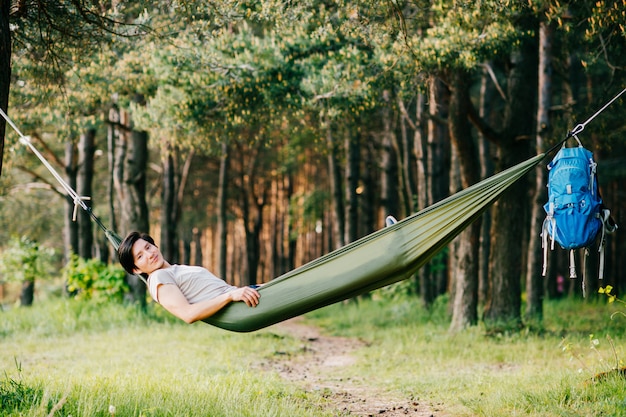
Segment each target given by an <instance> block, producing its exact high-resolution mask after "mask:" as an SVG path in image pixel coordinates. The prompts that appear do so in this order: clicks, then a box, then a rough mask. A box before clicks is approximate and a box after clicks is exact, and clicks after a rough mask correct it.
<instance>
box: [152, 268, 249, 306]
mask: <svg viewBox="0 0 626 417" xmlns="http://www.w3.org/2000/svg"><path fill="white" fill-rule="evenodd" d="M159 285H176V286H177V287H178V288H179V289H180V291H181V292H182V293H183V295H184V296H185V298H186V299H187V301H189V303H190V304H195V303H198V302H200V301H204V300H210V299H212V298H215V297H217V296H219V295H222V294H224V293H227V292H230V291H233V290H235V289H237V287H234V286H232V285H229V284H227V283H226V281H224V280H223V279H220V278H218V277H216V276H215V275H213V274H212V273H211V272H209V271H208V270H207V269H206V268H202V267H200V266H189V265H172V266H170V267H168V268H163V269H158V270H156V271H154V272H153V273H152V274H150V276H149V277H148V289H149V291H150V296H151V297H152V298H153V299H154V301H156V302H157V303H158V302H159V299H158V296H157V288H158V287H159Z"/></svg>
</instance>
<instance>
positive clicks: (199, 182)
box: [0, 0, 626, 329]
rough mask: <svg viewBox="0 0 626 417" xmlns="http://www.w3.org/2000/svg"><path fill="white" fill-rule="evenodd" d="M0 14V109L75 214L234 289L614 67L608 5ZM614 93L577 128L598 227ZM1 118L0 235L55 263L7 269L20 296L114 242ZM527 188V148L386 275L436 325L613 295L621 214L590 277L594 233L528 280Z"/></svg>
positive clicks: (449, 170) (620, 70)
mask: <svg viewBox="0 0 626 417" xmlns="http://www.w3.org/2000/svg"><path fill="white" fill-rule="evenodd" d="M0 19H1V21H0V55H2V57H1V58H0V63H1V66H0V106H2V108H3V109H8V111H7V112H8V114H9V115H10V117H11V118H12V119H13V120H14V122H15V123H16V125H17V126H19V127H20V128H21V130H22V131H23V132H24V133H25V134H27V135H29V136H30V138H31V140H32V143H33V144H34V145H35V146H36V147H38V148H39V149H41V151H42V153H43V154H44V155H45V156H46V158H47V159H48V160H49V161H50V162H51V163H52V164H53V165H54V166H55V167H56V168H57V169H58V170H59V172H62V173H63V174H64V176H65V177H66V180H67V182H68V183H69V184H70V185H72V186H73V187H75V188H76V189H77V192H78V194H79V195H81V196H90V197H91V199H90V200H85V202H86V204H88V205H89V206H90V207H92V209H93V211H94V213H96V214H97V215H98V217H99V218H101V219H102V220H103V223H104V224H106V225H107V227H109V228H110V229H112V230H115V231H117V232H118V233H119V234H121V235H124V234H125V233H127V232H128V231H131V230H141V231H148V232H150V233H151V234H152V235H154V236H155V237H156V240H157V241H158V244H159V246H160V248H161V250H162V251H163V253H164V255H165V256H166V258H167V259H169V260H171V261H172V262H176V263H190V264H198V265H204V266H206V267H207V268H209V269H211V270H212V271H214V272H215V273H216V274H217V275H218V276H221V277H223V278H224V279H226V280H227V281H229V282H231V283H234V284H237V285H245V284H252V283H258V282H266V281H268V280H270V279H272V278H274V277H276V276H278V275H280V274H282V273H284V272H286V271H289V270H291V269H293V268H294V267H297V266H299V265H302V264H303V263H306V262H307V261H310V260H312V259H315V258H317V257H319V256H321V255H323V254H325V253H327V252H329V251H331V250H333V249H336V248H339V247H341V246H343V245H345V244H346V243H349V242H352V241H354V240H357V239H358V238H360V237H362V236H364V235H366V234H368V233H370V232H372V231H373V230H375V229H377V228H380V227H383V225H384V219H385V216H386V215H388V214H392V215H394V216H396V217H398V218H403V217H405V216H408V215H409V214H411V213H413V212H416V211H418V210H420V209H422V208H424V207H427V206H428V205H430V204H432V203H435V202H436V201H438V200H441V199H442V198H444V197H446V196H448V195H450V194H452V193H454V192H456V191H458V190H460V189H462V188H465V187H467V186H469V185H471V184H473V183H475V182H477V181H479V180H480V179H481V178H485V177H487V176H489V175H491V174H493V173H494V172H499V171H501V170H502V169H504V168H507V167H509V166H512V165H513V164H515V163H517V162H520V161H522V160H525V159H527V158H529V157H531V156H532V155H535V154H536V153H538V152H543V151H545V150H546V149H548V148H549V147H550V146H551V145H553V144H554V143H556V142H557V141H558V140H560V139H563V138H564V137H565V135H566V134H567V132H568V131H569V130H570V129H572V128H573V127H574V126H575V125H577V124H579V123H582V122H583V121H585V120H586V119H587V118H588V117H589V116H591V115H592V114H593V113H594V112H595V111H596V110H597V109H598V108H600V107H601V106H602V105H603V104H604V103H606V102H607V101H608V100H609V99H610V98H612V97H613V96H614V95H615V94H616V93H618V92H619V91H621V90H622V88H623V86H624V79H625V74H624V69H625V68H626V56H624V54H623V50H624V46H625V32H624V25H625V24H626V2H624V1H596V2H574V1H571V2H558V1H551V0H549V1H535V0H527V1H491V0H484V1H443V0H442V1H406V2H403V1H360V2H347V1H339V0H335V1H312V0H310V1H308V0H305V1H299V2H284V1H262V2H256V1H249V2H248V1H243V2H242V1H236V2H235V1H230V0H224V1H218V2H194V1H179V2H175V1H152V2H141V1H133V2H117V1H111V2H106V1H105V2H101V1H54V2H31V1H29V0H13V1H8V0H0ZM9 63H10V65H8V64H9ZM624 105H625V103H624V102H623V100H621V99H620V100H618V101H616V102H615V103H614V104H613V105H612V106H611V107H609V108H608V109H607V110H606V111H604V112H603V113H602V114H601V115H600V116H598V118H596V119H595V120H594V121H593V122H592V123H590V124H589V125H587V126H586V128H585V130H584V131H583V132H582V133H581V134H580V135H579V137H580V139H581V140H582V142H583V144H584V145H586V146H587V147H588V148H590V149H592V150H593V151H594V154H595V157H596V159H597V160H598V163H599V179H600V185H601V192H602V195H603V197H604V200H605V204H606V205H607V206H608V207H609V208H610V209H611V210H612V214H613V217H614V219H615V220H616V222H617V223H618V225H621V224H623V222H622V220H623V215H622V212H623V211H624V210H623V209H624V204H623V203H622V199H621V198H620V197H621V196H622V193H623V191H622V189H621V187H620V186H619V185H620V184H621V183H623V177H624V175H626V173H625V172H624V167H625V166H626V165H625V164H624V147H625V141H624V139H623V137H622V134H623V131H624V123H623V120H624V117H623V114H624V111H625V110H624ZM0 131H6V135H5V136H4V140H3V141H2V147H1V148H0V149H1V150H2V153H3V158H2V165H0V169H1V174H2V175H1V176H0V224H1V227H0V242H2V243H1V244H0V251H2V252H3V254H7V253H10V252H11V250H12V248H14V247H19V248H21V249H23V250H24V249H25V248H26V249H28V248H30V249H33V248H34V252H29V253H31V254H32V253H34V254H35V256H36V257H37V256H40V255H41V254H42V253H43V252H46V251H44V250H43V249H44V248H47V249H49V250H51V251H52V253H54V254H56V258H57V259H56V261H55V263H54V265H55V266H56V268H55V270H54V271H39V270H34V272H35V273H33V274H30V275H28V274H25V273H22V272H18V271H19V268H15V267H13V268H12V269H11V268H4V273H3V275H2V276H0V280H2V281H8V280H9V279H11V278H15V277H17V278H19V279H21V280H23V281H24V283H23V284H24V285H23V287H22V296H21V297H22V303H23V304H28V302H29V300H30V302H32V295H33V293H34V283H35V277H37V279H39V278H40V277H45V276H52V277H54V276H57V277H58V276H59V275H60V273H59V270H60V269H61V266H63V265H66V264H68V263H72V262H78V261H77V259H83V260H87V259H94V260H97V261H98V262H102V263H104V264H114V263H115V257H114V255H113V254H112V253H111V250H110V248H109V246H108V243H107V242H106V240H105V239H104V236H103V234H102V233H100V231H99V230H97V228H96V227H95V225H94V223H93V222H92V220H91V219H90V217H89V215H88V214H87V213H85V212H82V210H79V212H78V213H77V218H76V221H73V219H72V217H73V214H74V202H73V201H67V198H66V197H65V195H64V192H63V191H62V190H60V189H59V186H58V184H56V183H55V182H54V180H53V179H52V178H51V176H50V174H49V173H48V172H47V171H46V170H45V168H44V167H42V165H41V163H40V162H39V161H38V160H37V159H36V158H35V157H34V156H33V155H32V153H30V152H29V151H28V149H27V148H26V147H25V146H24V145H23V144H22V143H20V142H19V140H18V138H19V137H18V135H17V134H15V132H13V131H11V130H10V129H9V128H7V127H6V125H5V124H4V123H3V122H2V121H0ZM570 145H571V144H570ZM547 162H548V161H547V160H546V163H547ZM545 187H546V172H545V164H541V165H540V166H539V167H538V168H537V170H536V171H535V172H533V173H532V175H529V176H527V177H525V178H524V179H522V180H521V181H519V182H518V183H516V184H515V185H514V186H513V187H512V188H511V189H510V190H509V191H507V192H506V193H505V194H504V195H503V196H502V197H501V198H500V199H499V201H498V202H497V203H496V204H495V205H494V206H493V208H492V209H491V210H490V211H489V212H488V213H487V214H486V215H485V216H484V217H483V218H482V219H481V220H480V221H478V222H475V223H474V224H473V225H471V226H470V227H468V228H467V230H466V231H464V232H463V233H462V234H461V235H460V236H459V237H458V238H457V239H456V240H455V241H454V242H453V243H452V244H450V245H449V246H448V247H447V248H446V249H445V250H444V251H442V253H440V254H439V255H438V256H437V257H436V258H435V259H433V261H432V262H431V263H430V264H429V265H427V266H426V267H425V268H423V269H422V270H421V271H419V273H418V274H417V275H416V276H415V277H414V278H413V279H411V280H408V281H406V282H404V283H403V284H401V285H400V286H399V287H398V290H399V291H406V292H409V293H411V294H414V295H415V296H418V297H420V298H421V300H422V301H423V303H424V304H425V305H430V304H431V303H432V302H433V301H434V300H435V299H436V298H437V297H438V296H439V295H442V294H447V295H449V299H450V312H451V317H452V319H451V327H452V328H453V329H460V328H463V327H465V326H468V325H473V324H476V323H477V322H478V321H480V320H482V321H484V322H485V323H487V324H490V325H497V326H500V325H505V326H507V327H511V326H512V327H518V326H520V325H521V324H523V323H524V322H526V323H529V322H531V321H533V320H536V319H538V320H540V319H541V317H542V314H543V307H542V303H543V299H544V298H545V297H559V296H565V295H570V296H580V288H581V279H584V280H585V281H586V287H587V289H588V290H587V291H588V298H590V299H593V298H594V297H595V295H594V293H596V292H597V291H595V290H597V288H598V287H599V286H604V285H608V284H610V285H612V286H613V287H614V288H616V289H617V291H618V292H619V290H623V289H624V285H626V283H625V282H624V280H623V279H622V278H621V276H622V275H623V261H621V260H620V256H619V254H620V253H621V252H622V251H623V247H624V239H625V238H624V234H623V233H621V232H620V231H618V233H617V234H615V235H612V236H610V237H609V240H608V247H607V252H606V259H605V262H606V272H605V279H604V282H598V281H597V279H596V278H597V258H598V256H597V253H596V251H594V250H592V251H590V256H589V259H588V260H587V262H586V263H585V265H586V269H587V270H586V271H585V273H584V278H581V276H583V274H582V273H579V278H578V279H577V280H571V281H570V282H569V283H568V282H565V284H564V286H563V287H562V286H561V285H560V282H561V281H560V280H561V279H562V277H565V280H566V281H567V277H568V260H567V253H566V252H565V251H563V250H555V251H554V252H551V253H550V255H549V267H548V273H547V276H546V277H545V278H544V277H542V276H541V267H542V262H543V259H542V249H541V245H540V238H539V234H540V231H541V224H542V222H543V218H544V217H545V213H544V212H543V208H542V206H543V204H544V203H545V201H546V199H547V193H546V188H545ZM26 252H28V251H26ZM73 254H75V255H77V256H78V258H77V257H76V256H73ZM7 258H8V257H7V256H4V259H5V264H9V263H8V262H7V261H6V259H7ZM24 259H26V261H24ZM582 259H583V254H582V253H578V254H577V260H578V262H579V265H580V266H579V269H582V268H583V266H582ZM22 260H23V265H30V264H29V263H28V258H22ZM24 270H25V269H24ZM11 271H12V272H11ZM31 272H32V271H31ZM14 275H15V276H14ZM124 279H125V280H126V282H127V284H128V288H127V289H126V287H124V288H125V289H124V291H126V292H127V294H126V297H127V298H129V299H135V300H138V301H139V302H141V303H144V302H145V300H146V297H145V287H144V286H143V284H142V283H141V282H136V278H135V277H131V276H128V277H125V278H124ZM568 284H569V285H568Z"/></svg>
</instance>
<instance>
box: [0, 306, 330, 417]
mask: <svg viewBox="0 0 626 417" xmlns="http://www.w3.org/2000/svg"><path fill="white" fill-rule="evenodd" d="M159 311H160V309H158V310H156V312H159ZM0 317H1V318H2V320H1V323H2V335H3V336H2V337H1V338H0V352H2V354H1V355H0V372H2V373H4V375H5V379H4V382H2V385H0V386H3V387H5V389H4V391H5V392H6V394H5V395H4V396H3V397H0V398H3V402H2V406H1V407H0V415H1V416H18V415H19V416H41V415H47V413H48V412H49V410H50V409H51V407H53V406H54V405H55V404H57V403H59V401H61V400H62V399H65V404H64V405H63V407H62V408H61V410H60V411H59V412H57V413H56V414H55V415H57V416H69V415H72V416H110V415H111V413H110V412H109V407H110V406H114V407H115V412H116V415H118V416H182V415H184V416H203V417H205V416H258V415H264V416H294V417H297V416H326V415H327V416H330V415H331V413H329V412H324V411H322V406H323V404H324V401H325V400H324V399H323V398H321V396H316V395H315V394H314V393H313V394H312V393H305V392H304V391H301V390H298V389H297V388H296V387H293V386H289V384H287V383H286V382H284V381H282V380H280V379H279V377H278V376H277V375H273V374H265V373H260V371H259V367H258V366H257V365H256V362H258V361H262V360H264V359H267V358H269V357H271V356H273V355H275V353H276V352H277V351H281V352H285V351H286V352H291V351H293V352H294V353H295V352H296V351H297V350H298V349H300V343H299V342H298V341H297V340H294V339H291V338H289V337H286V336H285V335H281V334H277V333H274V332H273V331H272V330H265V331H261V332H257V333H254V334H236V333H228V332H225V331H223V330H220V329H216V328H213V327H210V326H208V325H205V324H202V323H198V324H197V325H192V326H189V325H186V324H184V323H182V322H181V323H178V322H177V321H174V320H170V319H169V318H162V317H160V314H156V313H150V314H148V315H147V316H146V315H142V314H140V313H138V312H137V311H136V310H135V309H133V308H124V307H121V306H115V305H112V304H107V305H89V304H86V303H84V302H68V301H64V302H50V303H45V304H42V305H39V306H37V305H36V306H34V307H32V308H22V309H13V310H10V311H5V312H3V313H0ZM0 380H1V379H0ZM16 387H18V388H19V389H17V388H16ZM20 387H22V388H20ZM23 387H28V388H29V389H32V391H33V392H34V393H35V395H31V397H34V398H31V400H30V401H22V402H19V406H15V405H14V404H13V402H12V401H10V397H11V396H13V397H18V396H23V393H22V391H26V389H25V388H23ZM11 390H13V392H11ZM0 392H3V391H0ZM31 394H32V393H31Z"/></svg>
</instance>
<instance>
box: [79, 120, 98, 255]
mask: <svg viewBox="0 0 626 417" xmlns="http://www.w3.org/2000/svg"><path fill="white" fill-rule="evenodd" d="M95 139H96V130H95V129H87V131H85V132H84V133H83V134H81V135H80V140H79V143H78V176H77V179H76V186H77V192H78V195H79V196H81V197H82V196H85V197H88V196H91V195H92V188H93V187H92V184H93V174H94V166H93V157H94V153H95V148H96V146H95ZM84 202H85V204H86V205H87V206H88V207H91V200H85V201H84ZM77 221H78V255H79V256H80V257H81V258H83V259H91V258H92V257H93V225H92V223H91V216H90V215H89V213H87V212H86V211H85V210H81V209H78V212H77Z"/></svg>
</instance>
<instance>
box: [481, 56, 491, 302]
mask: <svg viewBox="0 0 626 417" xmlns="http://www.w3.org/2000/svg"><path fill="white" fill-rule="evenodd" d="M487 65H489V64H487ZM494 82H495V81H494V80H492V78H491V77H490V76H489V68H486V69H485V71H483V74H482V77H481V86H480V108H479V110H478V113H479V116H480V118H481V119H485V118H486V117H487V115H488V114H490V113H491V111H490V110H491V102H492V100H493V92H494V90H495V88H494ZM489 122H490V123H491V122H493V120H489ZM478 149H479V151H478V154H479V159H480V169H481V171H480V177H481V178H487V177H489V176H490V175H492V174H493V163H492V159H491V151H490V146H489V141H488V140H487V139H486V138H485V136H484V135H483V134H482V133H481V132H479V134H478ZM490 230H491V210H487V211H485V214H483V216H482V222H481V230H480V242H479V246H480V251H479V252H480V253H479V261H478V304H479V305H484V304H485V302H486V300H487V292H488V288H489V252H491V236H490Z"/></svg>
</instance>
